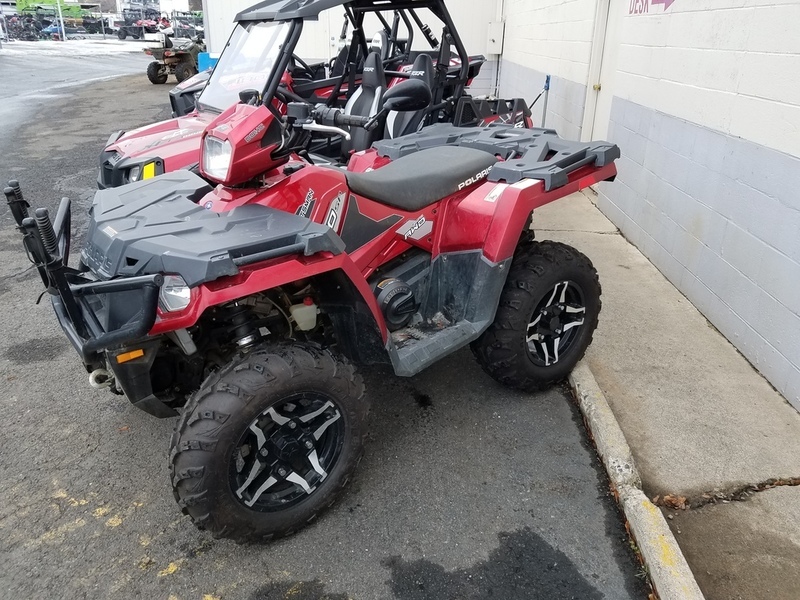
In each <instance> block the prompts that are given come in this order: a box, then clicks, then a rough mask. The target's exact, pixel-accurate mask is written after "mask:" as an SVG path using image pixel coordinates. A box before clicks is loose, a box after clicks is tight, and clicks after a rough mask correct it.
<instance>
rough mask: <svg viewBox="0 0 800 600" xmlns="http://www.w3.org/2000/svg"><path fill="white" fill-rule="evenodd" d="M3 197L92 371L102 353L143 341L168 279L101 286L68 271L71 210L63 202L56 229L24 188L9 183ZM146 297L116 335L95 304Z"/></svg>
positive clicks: (142, 278)
mask: <svg viewBox="0 0 800 600" xmlns="http://www.w3.org/2000/svg"><path fill="white" fill-rule="evenodd" d="M3 192H4V193H5V196H6V201H7V202H8V206H9V209H10V211H11V214H12V215H13V217H14V220H15V221H16V223H17V228H18V229H19V231H20V232H21V233H22V235H23V245H24V246H25V251H26V252H27V254H28V257H29V258H30V260H31V262H32V263H33V264H34V265H35V266H36V269H37V270H38V271H39V275H40V277H41V278H42V283H43V284H44V286H45V289H46V291H47V292H48V293H49V294H50V296H51V300H52V303H53V309H54V310H55V313H56V317H57V318H58V322H59V324H60V325H61V328H62V329H63V330H64V333H65V334H66V335H67V338H68V339H69V341H70V342H71V343H72V345H73V346H74V347H75V349H76V350H77V351H78V353H79V354H80V355H81V358H82V359H83V362H84V363H85V364H86V365H87V366H90V365H100V364H102V363H103V359H102V357H101V356H100V353H101V352H102V351H104V350H106V349H109V348H113V347H116V346H121V345H124V344H126V343H128V342H131V341H133V340H136V339H138V338H141V337H143V336H145V335H147V333H148V332H149V331H150V329H152V327H153V324H154V323H155V320H156V309H157V307H158V293H159V290H160V288H161V285H162V284H163V282H164V278H163V276H162V275H160V274H154V275H142V276H139V277H126V278H124V279H112V280H109V281H95V280H93V279H90V278H89V277H87V275H86V273H85V272H81V271H79V270H76V269H72V268H70V267H68V266H67V261H68V259H69V245H70V222H71V208H70V200H69V198H63V199H62V200H61V204H60V206H59V209H58V213H57V215H56V220H55V224H54V223H53V222H51V221H50V217H49V215H48V212H47V209H46V208H39V209H36V211H35V217H31V216H30V215H29V214H28V208H29V204H28V203H27V202H26V201H25V200H24V198H23V197H22V191H21V189H20V187H19V182H17V181H9V183H8V187H6V188H5V189H4V190H3ZM137 291H138V292H140V294H141V295H140V296H139V298H140V302H141V304H140V307H141V308H140V310H139V311H138V312H137V313H136V314H135V315H133V316H132V317H131V318H129V319H128V320H127V322H126V323H124V324H122V325H121V326H120V327H117V328H115V329H110V330H106V328H104V326H103V324H102V323H101V320H100V319H99V318H98V315H97V313H96V310H95V307H93V306H92V305H91V301H92V300H93V299H95V298H93V297H97V296H101V295H110V294H117V293H123V292H124V293H130V292H134V293H135V292H137Z"/></svg>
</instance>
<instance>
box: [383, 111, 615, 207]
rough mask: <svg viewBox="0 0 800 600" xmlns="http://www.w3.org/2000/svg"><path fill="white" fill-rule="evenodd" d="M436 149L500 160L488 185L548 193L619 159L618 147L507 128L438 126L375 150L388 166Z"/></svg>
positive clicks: (547, 131) (551, 132)
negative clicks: (532, 182) (535, 183)
mask: <svg viewBox="0 0 800 600" xmlns="http://www.w3.org/2000/svg"><path fill="white" fill-rule="evenodd" d="M437 146H464V147H466V148H475V149H476V150H482V151H484V152H488V153H489V154H493V155H495V156H499V157H500V158H502V159H503V160H502V161H501V162H498V163H497V164H495V165H494V167H492V170H491V171H489V175H488V176H487V179H488V180H489V181H504V182H506V183H516V182H518V181H521V180H523V179H539V180H541V181H543V182H544V189H545V191H548V192H549V191H550V190H553V189H556V188H559V187H561V186H564V185H566V184H567V183H568V182H569V174H570V173H571V172H573V171H575V170H577V169H579V168H581V167H584V166H587V165H590V166H595V167H604V166H605V165H607V164H609V163H612V162H614V160H616V159H617V158H619V157H620V151H619V148H618V147H617V145H616V144H612V143H609V142H574V141H570V140H565V139H562V138H560V137H558V134H557V133H556V132H555V131H554V130H552V129H541V128H533V129H522V128H519V127H513V126H510V125H492V126H490V127H487V128H480V129H476V128H470V127H454V126H453V125H451V124H447V123H442V124H438V125H433V126H431V127H426V128H425V129H423V130H422V131H421V132H419V133H413V134H411V135H406V136H403V137H400V138H396V139H394V140H383V141H380V142H376V143H375V144H373V147H374V148H375V149H376V150H377V151H378V154H380V155H381V156H386V157H388V158H390V159H392V160H396V159H398V158H400V157H401V156H406V155H408V154H413V153H414V152H418V151H419V150H424V149H427V148H435V147H437Z"/></svg>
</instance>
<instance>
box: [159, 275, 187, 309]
mask: <svg viewBox="0 0 800 600" xmlns="http://www.w3.org/2000/svg"><path fill="white" fill-rule="evenodd" d="M191 299H192V291H191V290H190V289H189V286H188V285H186V282H185V281H184V280H183V277H181V276H180V275H164V283H163V284H162V286H161V291H160V292H159V293H158V303H159V305H160V306H161V310H165V311H167V312H175V311H177V310H183V309H184V308H186V307H187V306H189V302H191Z"/></svg>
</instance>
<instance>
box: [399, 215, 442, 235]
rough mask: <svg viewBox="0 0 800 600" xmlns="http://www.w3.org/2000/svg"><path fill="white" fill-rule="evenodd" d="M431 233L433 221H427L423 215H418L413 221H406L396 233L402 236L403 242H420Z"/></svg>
mask: <svg viewBox="0 0 800 600" xmlns="http://www.w3.org/2000/svg"><path fill="white" fill-rule="evenodd" d="M431 231H433V221H428V220H427V219H426V218H425V217H424V215H420V216H419V218H417V219H416V220H414V221H406V222H405V223H403V225H401V226H400V229H398V230H397V233H398V234H400V235H402V236H403V239H404V240H407V239H409V238H410V239H412V240H421V239H422V238H424V237H425V236H427V235H429V234H430V233H431Z"/></svg>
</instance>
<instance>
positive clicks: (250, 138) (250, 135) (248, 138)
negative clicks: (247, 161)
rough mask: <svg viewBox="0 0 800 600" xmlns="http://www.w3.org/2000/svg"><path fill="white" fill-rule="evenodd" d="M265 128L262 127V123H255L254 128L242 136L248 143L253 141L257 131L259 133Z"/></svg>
mask: <svg viewBox="0 0 800 600" xmlns="http://www.w3.org/2000/svg"><path fill="white" fill-rule="evenodd" d="M265 129H266V127H264V124H263V123H259V124H258V125H256V128H255V129H253V131H251V132H250V133H248V134H247V135H246V136H244V141H245V142H247V143H248V144H249V143H250V142H252V141H253V138H255V137H256V136H257V135H258V134H259V133H261V132H262V131H264V130H265Z"/></svg>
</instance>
